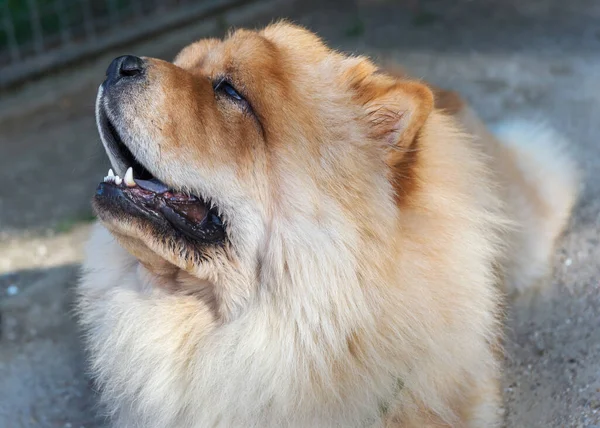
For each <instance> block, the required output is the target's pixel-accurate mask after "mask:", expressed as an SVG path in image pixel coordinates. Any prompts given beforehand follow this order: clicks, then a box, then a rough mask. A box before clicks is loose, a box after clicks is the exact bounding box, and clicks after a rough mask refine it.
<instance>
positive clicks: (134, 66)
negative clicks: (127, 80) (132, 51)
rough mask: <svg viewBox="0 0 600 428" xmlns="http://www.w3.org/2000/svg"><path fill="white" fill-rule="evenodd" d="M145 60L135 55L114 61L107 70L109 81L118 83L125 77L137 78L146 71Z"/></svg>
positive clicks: (124, 56) (121, 57)
mask: <svg viewBox="0 0 600 428" xmlns="http://www.w3.org/2000/svg"><path fill="white" fill-rule="evenodd" d="M144 66H145V63H144V60H143V59H141V58H139V57H137V56H133V55H123V56H120V57H118V58H115V59H113V61H112V62H111V63H110V65H109V66H108V69H107V70H106V77H107V80H112V81H117V80H119V79H122V78H123V77H135V76H139V75H140V74H142V72H143V71H144Z"/></svg>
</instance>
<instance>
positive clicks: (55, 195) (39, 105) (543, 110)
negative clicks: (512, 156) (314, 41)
mask: <svg viewBox="0 0 600 428" xmlns="http://www.w3.org/2000/svg"><path fill="white" fill-rule="evenodd" d="M275 17H292V18H293V19H294V20H296V21H298V22H300V23H302V24H305V25H307V26H309V27H310V28H311V29H314V30H316V31H318V32H319V33H320V34H321V35H322V36H324V37H325V38H326V39H327V41H328V42H329V43H330V44H331V45H332V46H334V47H336V48H339V49H341V50H346V51H352V52H360V53H366V54H369V55H372V56H374V57H376V58H378V59H380V60H394V61H397V62H399V63H401V64H403V65H405V66H406V67H407V69H408V70H410V71H412V73H413V74H414V75H415V76H417V77H423V78H425V79H428V80H431V81H432V82H435V83H437V84H440V85H443V86H446V87H450V88H454V89H457V90H459V91H461V92H462V93H463V94H464V96H465V97H466V98H467V99H468V100H469V101H470V102H471V103H472V104H473V105H474V106H475V107H476V108H477V109H478V111H479V112H480V113H481V115H482V116H483V117H484V118H485V119H486V120H487V121H489V122H495V121H498V120H501V119H503V118H507V117H515V116H516V117H522V116H528V117H540V118H544V119H545V120H547V121H549V122H550V123H551V124H552V125H553V126H554V127H556V128H557V129H558V130H559V131H561V132H562V133H564V134H565V135H566V136H568V137H569V138H570V139H571V140H572V146H571V149H572V152H573V155H574V156H575V157H576V158H577V160H578V162H579V164H580V165H581V169H582V171H583V173H584V178H583V186H582V195H581V199H580V202H579V204H578V206H577V208H576V210H575V214H574V217H573V220H572V222H571V225H570V227H569V230H568V231H567V233H566V234H565V236H564V237H563V238H562V239H561V241H560V243H559V246H558V248H557V251H556V257H555V274H554V277H553V281H552V284H551V285H549V287H548V288H547V289H546V290H545V291H544V292H543V293H541V294H540V295H537V296H530V297H527V298H520V299H518V300H517V301H515V302H512V303H511V305H510V309H509V312H510V313H509V321H508V326H507V357H506V370H505V376H504V391H505V399H506V426H507V427H512V428H526V427H582V428H583V427H587V428H593V427H600V180H598V179H597V177H596V176H595V174H596V175H597V174H598V171H600V141H599V140H598V136H597V134H598V132H599V131H600V26H599V25H598V22H600V3H599V2H597V1H595V0H573V1H569V2H566V1H563V0H544V1H542V0H528V1H526V2H525V1H517V0H502V1H501V0H495V1H494V0H455V1H452V2H449V1H443V0H406V1H385V0H380V1H377V0H362V1H359V2H356V3H355V2H349V1H330V2H324V1H316V0H306V1H297V2H295V3H292V2H290V1H286V0H278V1H271V2H268V3H262V4H261V5H259V6H256V5H254V6H250V7H244V8H241V9H239V10H236V11H235V12H232V13H228V14H225V15H222V16H219V17H217V18H215V19H211V20H207V21H205V22H203V23H199V24H198V25H195V26H193V27H188V28H182V29H179V30H177V31H173V32H170V33H169V34H166V35H163V36H161V37H160V38H156V39H154V40H147V41H145V42H143V43H140V44H138V45H136V46H131V47H128V48H127V49H120V50H116V51H114V52H109V53H107V54H103V55H99V56H98V57H97V58H96V59H94V60H92V61H88V62H87V63H85V64H81V65H78V66H76V67H71V68H70V69H69V70H65V71H63V72H61V73H58V74H54V75H52V76H48V77H47V78H45V79H44V80H42V81H38V82H34V83H31V84H29V85H27V86H25V87H22V88H20V89H19V90H18V91H14V92H12V93H8V94H2V95H1V96H0V183H2V185H1V186H0V317H1V318H0V323H1V330H0V332H1V335H0V427H6V428H12V427H15V428H17V427H74V428H77V427H87V428H91V427H96V428H97V427H101V426H104V421H103V420H102V418H100V417H98V416H96V415H97V410H98V409H97V408H96V407H95V404H94V403H95V396H94V392H93V389H92V387H91V386H90V383H89V381H88V378H87V377H86V375H85V371H86V370H85V363H84V360H83V356H82V351H81V345H80V340H79V334H78V332H77V330H76V327H75V324H74V322H73V318H72V316H71V302H72V287H73V284H74V283H75V281H76V278H77V266H78V263H79V261H80V260H81V245H82V241H83V240H84V239H85V236H86V233H87V229H88V227H89V221H90V210H89V199H90V196H91V195H92V192H93V191H94V189H95V186H96V184H97V182H98V181H99V180H100V178H101V177H102V176H103V175H104V174H105V171H106V169H107V165H108V164H107V162H106V159H105V157H104V155H103V153H102V150H101V147H100V143H99V139H98V137H97V134H96V130H95V126H94V119H93V103H94V93H95V90H96V88H97V85H98V84H99V83H100V82H101V81H102V79H103V74H104V69H105V67H106V66H107V65H108V63H109V61H110V59H111V58H112V57H114V56H117V55H118V54H121V53H137V54H139V55H151V56H159V57H163V58H165V59H169V58H172V56H173V54H174V53H175V52H176V51H177V48H179V47H181V46H183V45H185V44H186V43H188V42H189V41H191V40H193V39H194V38H198V37H203V36H205V35H207V34H222V32H223V29H224V28H225V27H227V26H228V25H230V24H234V25H238V26H240V25H250V26H255V25H260V24H264V23H267V22H269V21H270V20H272V19H273V18H275ZM0 72H1V71H0Z"/></svg>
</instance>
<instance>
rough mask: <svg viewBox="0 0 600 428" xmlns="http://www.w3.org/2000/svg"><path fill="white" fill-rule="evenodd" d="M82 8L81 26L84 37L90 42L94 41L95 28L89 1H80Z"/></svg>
mask: <svg viewBox="0 0 600 428" xmlns="http://www.w3.org/2000/svg"><path fill="white" fill-rule="evenodd" d="M81 3H82V4H81V7H82V8H83V26H84V28H85V32H86V35H87V37H88V39H90V40H91V41H95V40H96V26H95V25H94V13H93V11H92V4H91V0H81Z"/></svg>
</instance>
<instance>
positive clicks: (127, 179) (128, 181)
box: [123, 167, 135, 187]
mask: <svg viewBox="0 0 600 428" xmlns="http://www.w3.org/2000/svg"><path fill="white" fill-rule="evenodd" d="M123 181H124V182H125V185H126V186H127V187H133V186H135V181H134V180H133V168H132V167H129V168H127V172H126V173H125V177H123Z"/></svg>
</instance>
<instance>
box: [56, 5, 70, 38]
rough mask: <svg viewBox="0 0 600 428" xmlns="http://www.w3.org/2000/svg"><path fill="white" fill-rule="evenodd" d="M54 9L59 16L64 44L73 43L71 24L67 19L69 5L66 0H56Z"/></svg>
mask: <svg viewBox="0 0 600 428" xmlns="http://www.w3.org/2000/svg"><path fill="white" fill-rule="evenodd" d="M54 11H55V13H56V16H57V17H58V22H59V26H60V37H61V41H62V43H63V44H65V45H68V44H69V43H71V26H70V25H69V21H68V20H67V5H66V4H65V2H64V0H56V2H55V3H54Z"/></svg>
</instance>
